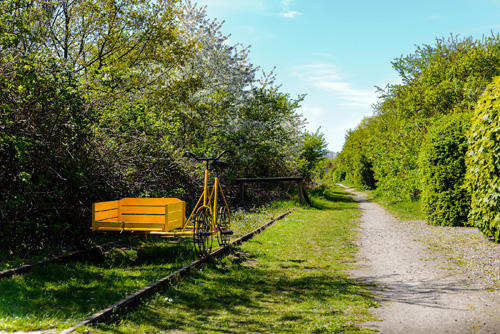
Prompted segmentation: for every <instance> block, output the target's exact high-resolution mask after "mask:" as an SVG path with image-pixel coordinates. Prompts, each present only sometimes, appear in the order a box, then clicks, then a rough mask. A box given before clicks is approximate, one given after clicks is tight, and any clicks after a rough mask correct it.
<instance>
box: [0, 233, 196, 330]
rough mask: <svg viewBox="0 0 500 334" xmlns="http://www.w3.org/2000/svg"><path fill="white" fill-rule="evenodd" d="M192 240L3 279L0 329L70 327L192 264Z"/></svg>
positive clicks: (149, 244) (118, 252)
mask: <svg viewBox="0 0 500 334" xmlns="http://www.w3.org/2000/svg"><path fill="white" fill-rule="evenodd" d="M189 241H190V240H189ZM189 241H188V240H176V241H171V240H169V241H167V242H165V241H163V240H158V239H157V240H151V241H143V242H141V244H142V245H141V247H139V248H135V249H134V248H130V249H121V250H120V249H114V250H112V251H110V252H108V253H106V254H105V255H103V257H102V258H100V259H95V261H94V262H69V263H67V264H50V265H46V266H40V267H35V268H34V269H33V270H32V271H31V272H30V273H28V274H25V275H16V276H14V277H13V278H10V279H1V280H0V330H6V331H19V330H23V331H27V330H35V329H50V328H59V329H62V328H66V327H70V326H71V325H74V324H75V323H77V322H79V321H81V320H83V319H85V318H86V317H88V316H90V315H92V314H94V313H95V312H98V311H100V310H102V309H104V308H106V307H107V306H109V305H111V304H113V303H115V302H116V301H118V300H120V299H122V298H124V297H126V296H127V295H129V294H131V293H133V292H135V291H137V290H139V289H141V288H142V287H144V286H145V285H147V284H149V283H151V282H154V281H156V280H158V279H159V278H161V277H163V276H165V275H167V274H168V273H170V272H172V271H174V270H176V269H177V268H179V267H181V266H183V265H185V264H187V263H189V262H191V261H193V260H194V258H195V257H194V254H193V252H192V250H191V242H189Z"/></svg>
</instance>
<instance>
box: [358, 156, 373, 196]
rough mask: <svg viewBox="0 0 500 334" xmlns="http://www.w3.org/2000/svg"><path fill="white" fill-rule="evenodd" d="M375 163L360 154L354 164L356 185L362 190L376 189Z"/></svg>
mask: <svg viewBox="0 0 500 334" xmlns="http://www.w3.org/2000/svg"><path fill="white" fill-rule="evenodd" d="M372 168H373V163H372V161H371V159H370V158H368V157H367V156H366V155H364V154H360V155H359V156H358V157H357V159H356V161H355V165H354V175H353V176H354V185H355V186H356V188H358V189H361V190H371V189H375V179H374V177H373V170H372Z"/></svg>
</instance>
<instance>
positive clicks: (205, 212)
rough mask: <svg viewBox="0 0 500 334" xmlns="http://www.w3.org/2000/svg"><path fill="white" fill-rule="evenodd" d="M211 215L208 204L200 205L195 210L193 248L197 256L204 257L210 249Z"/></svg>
mask: <svg viewBox="0 0 500 334" xmlns="http://www.w3.org/2000/svg"><path fill="white" fill-rule="evenodd" d="M211 221H212V215H211V213H210V208H209V207H208V206H202V207H201V208H199V209H198V210H197V211H196V216H195V219H194V231H193V236H194V249H195V252H196V254H198V256H199V257H205V256H207V255H208V254H210V252H211V251H212V233H211V231H210V230H211Z"/></svg>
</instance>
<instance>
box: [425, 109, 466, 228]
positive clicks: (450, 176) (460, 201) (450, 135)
mask: <svg viewBox="0 0 500 334" xmlns="http://www.w3.org/2000/svg"><path fill="white" fill-rule="evenodd" d="M470 118H471V115H470V114H469V113H458V114H452V115H447V116H443V117H441V118H440V119H439V120H438V121H437V122H436V123H435V124H434V125H433V126H431V127H430V128H429V129H428V132H427V135H426V137H425V140H424V143H423V146H422V149H421V151H420V156H419V167H420V174H421V182H422V204H423V209H424V213H425V214H426V217H427V222H428V223H429V224H433V225H443V226H463V225H469V223H468V218H467V216H468V213H469V208H470V192H469V191H468V189H466V187H464V183H465V173H466V167H465V155H466V153H467V131H468V130H469V128H470V124H471V121H470Z"/></svg>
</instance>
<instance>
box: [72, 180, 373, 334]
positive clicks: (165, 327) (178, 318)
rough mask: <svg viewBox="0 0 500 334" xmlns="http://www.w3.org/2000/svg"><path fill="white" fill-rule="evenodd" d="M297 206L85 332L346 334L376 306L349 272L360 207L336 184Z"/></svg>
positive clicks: (319, 191)
mask: <svg viewBox="0 0 500 334" xmlns="http://www.w3.org/2000/svg"><path fill="white" fill-rule="evenodd" d="M311 195H312V196H313V204H314V207H315V208H301V209H299V210H297V211H296V212H295V213H293V214H292V215H290V216H288V217H287V218H286V219H284V220H281V221H278V222H276V223H275V224H274V225H273V226H271V227H270V228H269V229H268V230H266V231H265V233H262V234H259V235H258V236H256V237H255V238H253V239H252V240H251V241H249V242H247V243H244V244H242V245H241V246H240V247H238V248H236V249H235V251H234V252H233V253H232V254H231V255H229V256H228V257H226V258H224V259H222V260H219V261H215V262H214V263H212V264H211V265H209V266H206V267H204V268H203V269H202V270H200V271H198V272H196V273H195V274H193V275H192V276H190V277H188V278H185V279H184V280H183V281H182V282H181V283H179V284H178V285H176V286H175V287H172V288H170V289H169V290H168V291H165V292H164V293H161V294H158V295H156V297H155V298H153V299H152V300H150V301H148V302H147V303H145V304H144V305H142V306H140V307H139V308H138V309H137V310H136V311H135V312H133V313H128V314H126V315H125V316H124V318H123V319H122V320H121V321H120V322H119V323H118V324H108V325H106V324H99V325H97V326H95V327H86V328H84V329H82V330H81V331H82V332H91V333H117V332H118V333H160V332H168V333H220V332H231V333H349V332H357V333H359V332H371V331H370V330H368V329H363V328H361V327H358V326H357V325H356V324H357V323H359V322H361V321H365V320H370V319H373V316H372V315H371V314H370V312H369V307H372V306H376V305H375V304H374V303H373V302H372V301H371V300H370V295H369V293H368V292H367V290H366V287H364V286H363V284H362V283H361V282H358V281H355V280H352V279H349V278H348V275H347V270H348V269H349V268H352V267H353V266H354V255H355V253H356V246H355V245H354V243H353V240H354V238H355V235H356V232H355V228H356V226H357V224H358V217H359V210H358V209H357V205H356V204H355V203H354V202H353V201H352V199H351V197H350V196H349V195H347V194H345V193H344V192H343V191H341V190H339V189H338V188H337V189H335V190H331V189H328V188H321V189H319V190H316V191H315V192H313V193H312V194H311Z"/></svg>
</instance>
